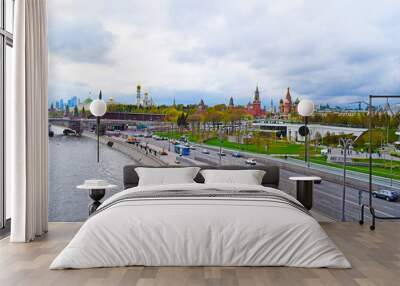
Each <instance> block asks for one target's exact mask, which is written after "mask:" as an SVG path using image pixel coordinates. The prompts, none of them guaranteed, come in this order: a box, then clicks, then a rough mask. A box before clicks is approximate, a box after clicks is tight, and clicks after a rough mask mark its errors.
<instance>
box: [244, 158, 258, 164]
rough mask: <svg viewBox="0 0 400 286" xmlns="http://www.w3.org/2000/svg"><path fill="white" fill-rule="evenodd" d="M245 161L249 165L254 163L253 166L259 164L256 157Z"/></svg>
mask: <svg viewBox="0 0 400 286" xmlns="http://www.w3.org/2000/svg"><path fill="white" fill-rule="evenodd" d="M245 163H246V164H247V165H253V166H254V165H256V164H257V162H256V159H254V158H249V159H247V160H246V161H245Z"/></svg>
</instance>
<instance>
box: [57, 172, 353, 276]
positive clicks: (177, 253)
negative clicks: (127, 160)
mask: <svg viewBox="0 0 400 286" xmlns="http://www.w3.org/2000/svg"><path fill="white" fill-rule="evenodd" d="M135 168H136V166H126V167H125V168H124V186H125V188H126V189H125V190H124V191H121V192H119V193H117V194H115V195H114V196H112V197H110V198H108V199H107V200H106V201H104V202H103V203H102V205H101V206H100V207H99V209H98V210H97V211H96V212H95V213H94V214H93V215H92V216H90V217H89V218H88V220H87V221H86V222H85V223H84V224H83V226H82V227H81V229H80V230H79V231H78V233H77V234H76V235H75V237H74V238H73V239H72V241H71V242H70V243H69V244H68V245H67V247H66V248H65V249H64V250H63V251H62V252H61V253H60V254H59V255H58V256H57V257H56V259H55V260H54V261H53V262H52V264H51V265H50V269H68V268H92V267H118V266H130V265H144V266H291V267H310V268H314V267H330V268H350V267H351V265H350V263H349V262H348V260H347V259H346V258H345V256H344V255H343V254H342V252H341V251H340V250H339V249H338V248H337V247H336V245H335V244H334V243H333V242H332V241H331V240H330V238H329V237H328V236H327V234H326V233H325V232H324V230H323V229H322V228H321V227H320V225H319V224H318V222H317V221H316V220H315V219H314V218H313V217H312V216H311V215H310V213H309V212H308V211H307V210H306V209H305V208H304V207H303V206H302V205H301V204H300V203H299V202H298V201H296V200H295V199H294V198H293V197H291V196H289V195H288V194H286V193H284V192H282V191H280V190H279V189H278V185H279V169H278V168H277V167H274V166H268V167H257V169H262V170H264V171H265V175H264V176H263V177H262V181H261V184H260V185H247V184H236V183H235V184H234V183H224V184H221V183H204V178H202V175H201V174H200V173H199V174H197V175H196V177H195V178H194V182H193V183H185V184H160V185H151V186H138V182H139V177H138V175H137V173H136V172H135V170H136V169H135ZM201 168H202V169H207V168H210V169H212V168H214V167H210V166H202V167H201ZM224 169H238V167H226V166H224Z"/></svg>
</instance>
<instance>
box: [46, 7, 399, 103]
mask: <svg viewBox="0 0 400 286" xmlns="http://www.w3.org/2000/svg"><path fill="white" fill-rule="evenodd" d="M48 5H49V47H50V95H49V96H50V101H54V100H57V99H59V98H64V99H66V98H68V97H70V96H73V95H76V96H78V97H80V98H85V97H87V96H88V95H89V94H97V93H98V90H100V89H102V91H103V93H104V95H105V97H106V98H107V97H110V96H113V97H114V98H115V99H116V100H117V101H120V102H125V103H135V89H136V84H138V83H140V84H141V85H142V86H143V88H144V90H146V91H148V92H149V93H150V94H151V96H152V97H153V98H154V100H155V101H156V103H159V104H162V103H166V104H170V103H172V100H173V98H174V97H175V98H176V101H177V103H197V102H198V101H199V99H200V98H204V100H205V102H206V103H209V104H214V103H227V101H228V99H229V97H230V96H233V97H234V99H235V103H241V104H244V103H247V102H248V101H249V100H250V99H251V97H252V93H253V91H254V89H255V86H256V85H257V84H258V85H259V88H260V91H261V98H262V100H263V104H264V105H269V102H270V100H271V98H273V100H274V102H277V101H278V99H279V98H281V97H283V96H284V94H285V90H286V88H287V87H288V86H290V87H291V89H292V95H293V96H294V97H300V98H310V99H313V100H315V101H316V102H317V103H332V104H342V103H346V102H352V101H356V100H360V99H363V100H365V99H366V97H367V95H368V94H370V93H375V94H378V93H396V92H397V93H400V84H399V83H400V68H399V67H400V65H399V64H400V53H399V51H400V19H399V17H398V16H399V14H400V2H399V1H398V0H392V1H385V0H380V1H375V0H354V1H348V0H335V1H321V0H282V1H273V0H242V1H236V0H219V1H218V0H214V1H212V0H198V1H195V0H180V1H178V0H175V1H174V0H157V1H143V0H118V1H109V0H84V1H82V0H50V1H48Z"/></svg>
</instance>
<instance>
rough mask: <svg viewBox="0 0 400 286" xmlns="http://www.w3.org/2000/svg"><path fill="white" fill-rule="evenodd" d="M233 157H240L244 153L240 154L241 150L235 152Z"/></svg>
mask: <svg viewBox="0 0 400 286" xmlns="http://www.w3.org/2000/svg"><path fill="white" fill-rule="evenodd" d="M232 157H235V158H240V157H242V154H240V153H239V152H233V153H232Z"/></svg>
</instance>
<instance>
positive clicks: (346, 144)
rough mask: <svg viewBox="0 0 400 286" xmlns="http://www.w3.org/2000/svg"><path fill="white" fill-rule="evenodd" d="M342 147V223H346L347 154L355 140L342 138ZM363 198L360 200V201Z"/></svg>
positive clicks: (340, 140)
mask: <svg viewBox="0 0 400 286" xmlns="http://www.w3.org/2000/svg"><path fill="white" fill-rule="evenodd" d="M339 142H340V145H342V147H343V191H342V221H346V217H345V209H346V166H347V152H348V150H349V147H350V146H351V145H352V144H353V140H352V139H350V138H340V139H339ZM360 199H361V198H359V200H360Z"/></svg>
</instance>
